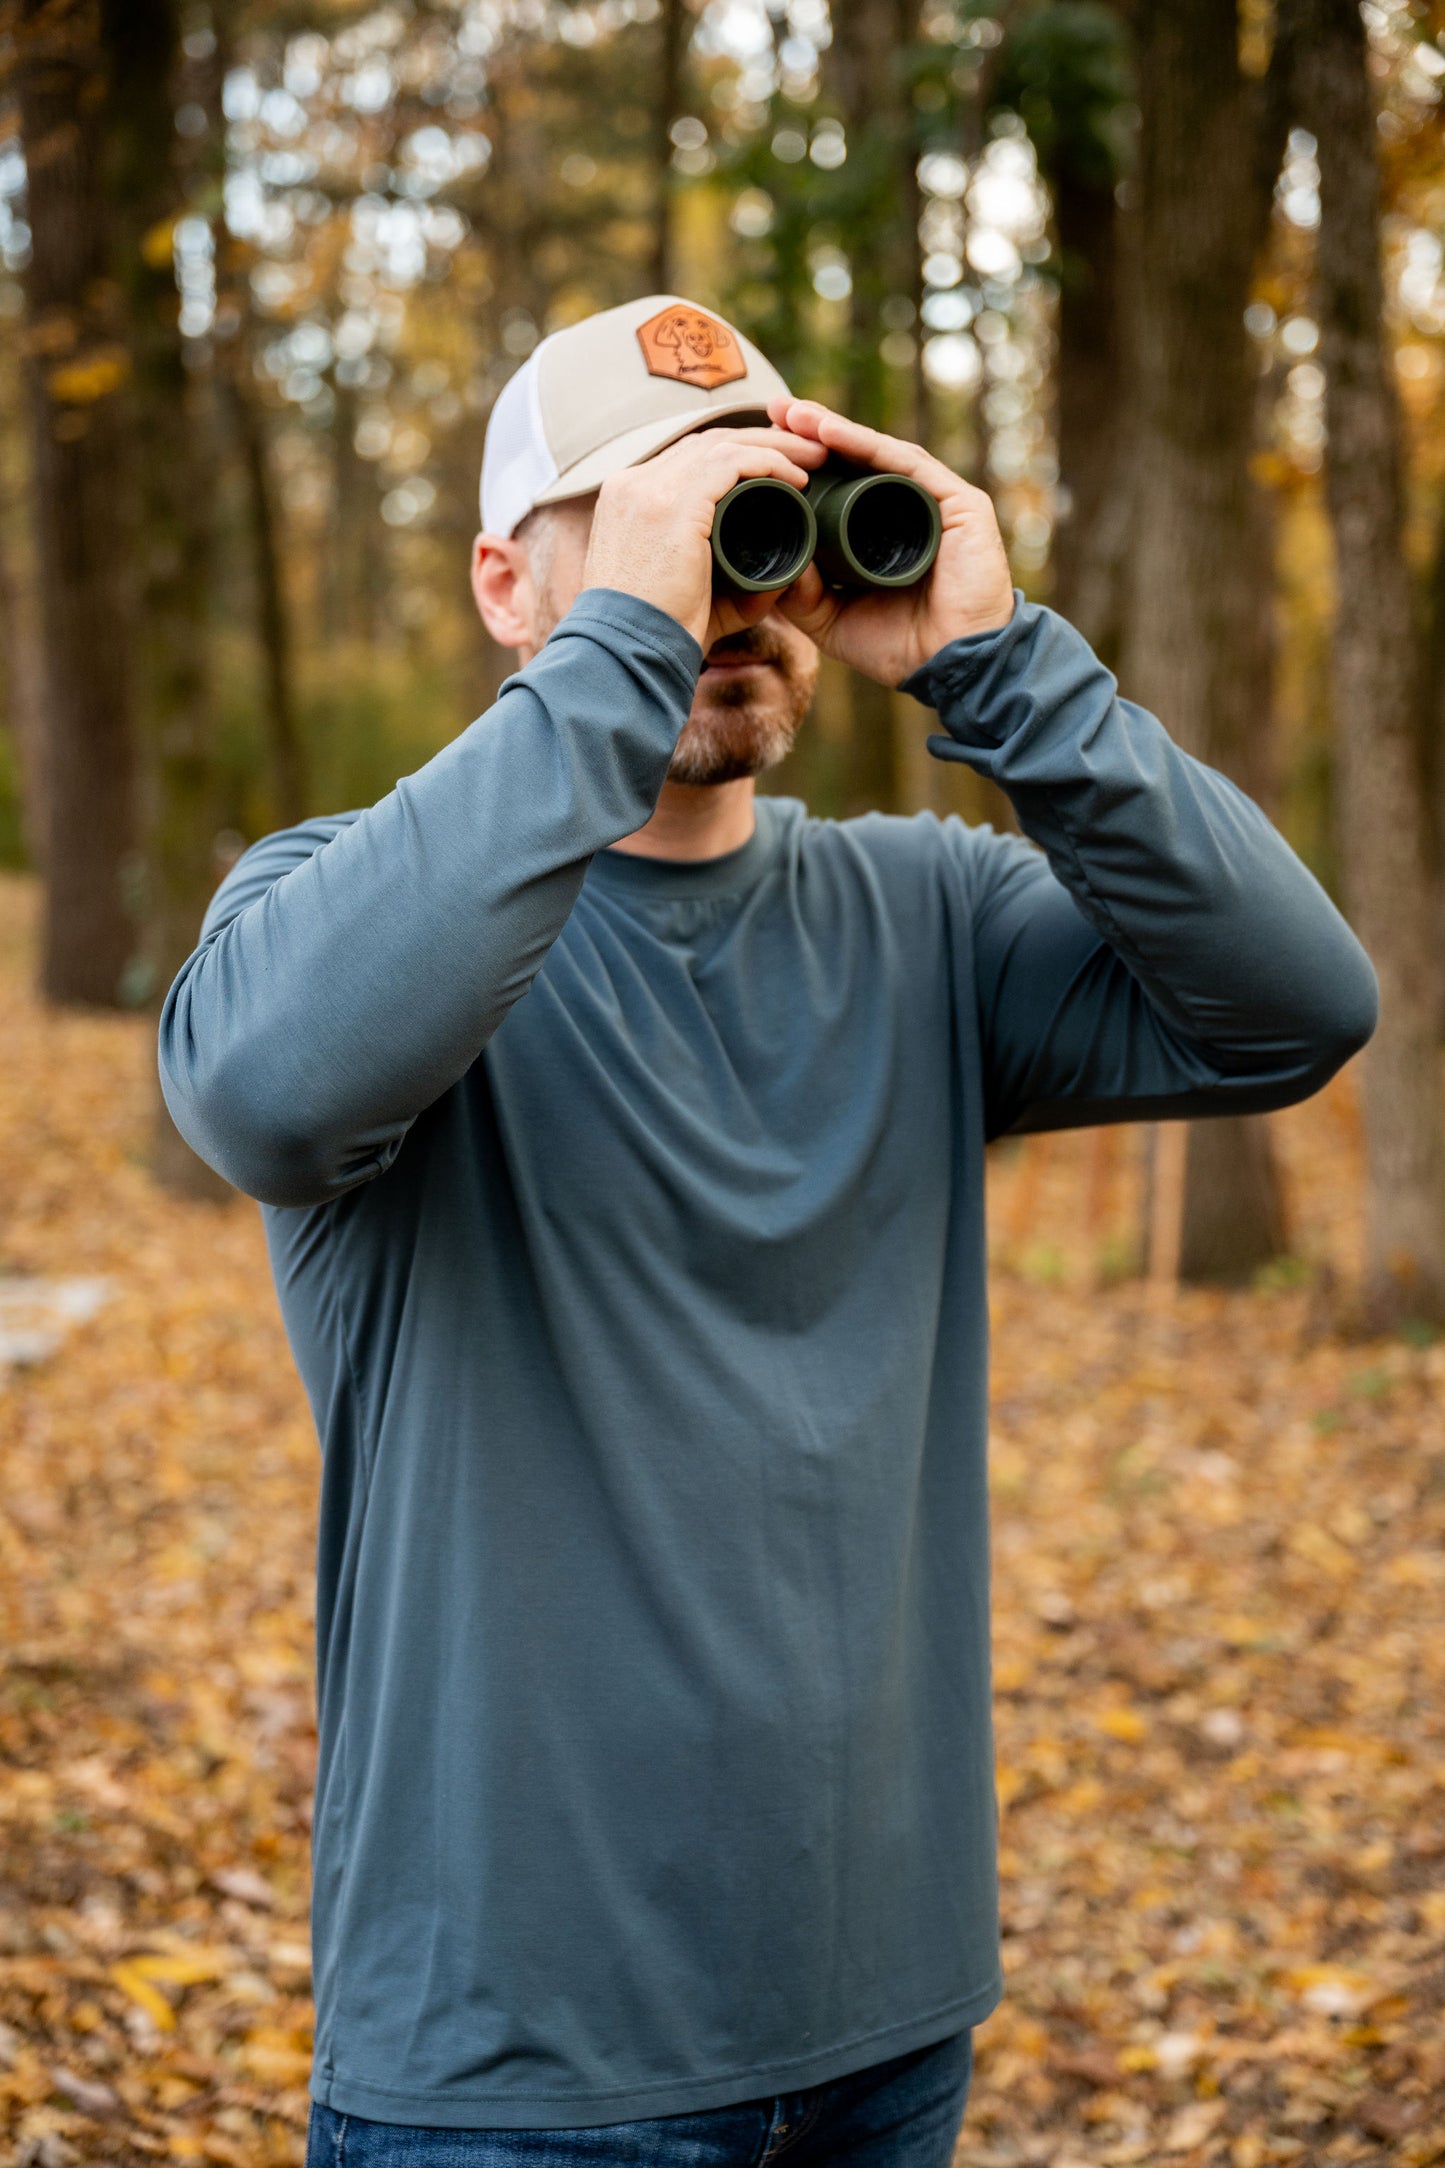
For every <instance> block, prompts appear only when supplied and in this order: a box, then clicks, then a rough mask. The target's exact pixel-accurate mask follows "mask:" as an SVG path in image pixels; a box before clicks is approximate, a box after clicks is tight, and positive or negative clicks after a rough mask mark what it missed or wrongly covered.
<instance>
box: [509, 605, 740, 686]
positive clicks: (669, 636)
mask: <svg viewBox="0 0 1445 2168" xmlns="http://www.w3.org/2000/svg"><path fill="white" fill-rule="evenodd" d="M579 632H580V633H584V634H585V635H586V636H587V638H588V639H590V640H597V641H599V642H600V643H601V645H602V646H603V647H606V648H610V649H611V650H612V651H613V653H614V654H615V653H618V652H619V651H620V650H622V649H625V648H627V647H641V648H645V649H646V651H647V653H648V654H649V655H652V656H655V657H656V659H657V660H658V661H659V662H662V663H664V664H666V665H667V666H668V667H669V668H670V669H671V670H673V671H674V672H675V674H676V675H677V677H678V678H679V680H680V681H681V682H682V683H683V684H684V685H685V687H686V690H687V695H688V698H689V700H691V698H692V693H693V688H694V687H695V686H696V684H697V680H698V674H699V672H700V671H701V669H702V664H703V651H702V649H701V648H700V647H699V645H698V643H697V641H696V640H694V638H693V636H692V634H691V633H690V632H689V631H688V630H687V628H686V626H685V625H680V624H679V623H678V621H677V619H676V618H675V617H669V616H668V614H667V612H666V610H659V609H658V607H657V605H656V604H655V603H652V602H644V601H643V600H642V597H641V596H640V595H628V594H624V593H623V591H622V589H621V588H618V587H585V588H584V589H583V590H582V592H581V594H580V595H579V596H578V597H577V600H576V601H575V602H574V603H573V605H572V607H571V609H570V610H569V611H568V612H567V614H566V616H565V617H564V618H562V620H561V621H560V623H558V624H557V625H555V626H554V627H553V629H552V631H551V632H550V633H549V634H548V636H547V642H548V645H549V646H550V644H551V642H552V641H553V640H561V639H565V638H567V637H568V636H569V635H571V634H574V633H579Z"/></svg>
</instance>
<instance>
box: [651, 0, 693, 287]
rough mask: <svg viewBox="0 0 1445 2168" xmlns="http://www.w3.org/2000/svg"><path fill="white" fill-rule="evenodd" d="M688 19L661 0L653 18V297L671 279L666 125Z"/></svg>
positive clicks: (679, 6) (683, 10) (676, 93)
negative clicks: (656, 45) (656, 48)
mask: <svg viewBox="0 0 1445 2168" xmlns="http://www.w3.org/2000/svg"><path fill="white" fill-rule="evenodd" d="M690 26H691V25H690V17H689V15H688V12H687V6H686V0H662V12H661V14H660V15H659V17H658V35H659V38H660V41H661V49H660V52H659V55H658V68H657V75H656V78H655V82H654V103H653V109H652V170H653V191H654V202H653V209H652V219H653V225H652V285H651V289H650V290H651V292H653V293H655V294H670V293H672V292H673V291H674V284H675V281H676V278H677V230H676V229H677V221H676V216H675V208H676V205H675V191H674V188H673V184H672V124H673V122H674V121H675V120H676V119H677V116H678V106H679V102H680V100H681V96H682V64H683V56H684V54H685V53H686V51H687V34H688V30H689V28H690Z"/></svg>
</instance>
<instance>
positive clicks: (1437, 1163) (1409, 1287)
mask: <svg viewBox="0 0 1445 2168" xmlns="http://www.w3.org/2000/svg"><path fill="white" fill-rule="evenodd" d="M1291 6H1292V9H1293V13H1294V18H1295V22H1296V25H1297V29H1296V41H1295V42H1296V63H1295V65H1296V71H1297V72H1296V83H1297V88H1298V96H1299V109H1300V115H1301V118H1302V119H1303V120H1304V122H1305V124H1306V126H1307V127H1309V128H1310V130H1311V131H1312V132H1313V133H1314V135H1315V136H1316V137H1317V139H1318V143H1319V151H1318V156H1319V162H1320V193H1321V223H1320V234H1319V255H1318V278H1319V315H1320V325H1321V360H1322V361H1323V364H1324V369H1325V378H1326V385H1327V389H1326V393H1325V421H1326V426H1327V428H1328V432H1329V451H1328V455H1327V462H1328V463H1327V467H1326V489H1327V496H1328V502H1329V510H1330V523H1331V526H1332V528H1333V530H1334V540H1335V578H1336V587H1337V590H1338V602H1337V606H1336V615H1335V628H1334V643H1333V654H1332V692H1333V707H1334V716H1335V733H1336V738H1335V744H1336V773H1337V778H1338V792H1337V800H1336V802H1337V805H1338V808H1339V816H1338V817H1339V822H1340V842H1341V856H1342V861H1343V865H1344V876H1345V889H1346V895H1347V899H1348V902H1349V905H1350V911H1351V915H1352V917H1353V919H1354V922H1355V925H1356V927H1357V928H1358V931H1359V934H1360V938H1361V939H1362V940H1363V942H1364V943H1365V946H1366V947H1367V948H1368V950H1369V951H1370V955H1371V957H1372V958H1373V960H1374V964H1375V969H1376V971H1377V972H1378V974H1379V979H1380V1028H1379V1031H1378V1032H1377V1034H1376V1036H1375V1039H1374V1041H1373V1043H1372V1045H1371V1047H1370V1049H1369V1051H1368V1053H1367V1054H1366V1056H1365V1061H1364V1071H1363V1093H1364V1121H1365V1156H1366V1164H1367V1168H1368V1199H1367V1208H1366V1257H1365V1287H1364V1302H1365V1309H1366V1314H1367V1317H1368V1320H1369V1322H1371V1323H1372V1324H1374V1325H1377V1326H1379V1327H1382V1328H1383V1327H1388V1326H1390V1325H1395V1324H1399V1323H1401V1322H1402V1321H1404V1320H1406V1319H1410V1318H1430V1319H1432V1320H1435V1321H1437V1322H1439V1321H1442V1320H1445V1106H1442V1100H1441V1089H1440V1086H1441V1078H1440V1066H1439V1061H1440V1056H1439V1044H1440V1040H1439V966H1438V954H1437V949H1436V944H1435V941H1434V938H1433V929H1432V922H1431V921H1432V914H1431V909H1430V886H1429V854H1428V848H1427V839H1426V828H1425V818H1424V806H1423V792H1422V789H1421V778H1420V770H1419V761H1418V755H1417V741H1416V737H1415V728H1414V725H1415V712H1416V710H1415V701H1416V678H1415V671H1416V667H1417V663H1416V655H1417V650H1416V646H1415V627H1414V617H1413V610H1412V606H1411V602H1412V598H1411V591H1410V576H1409V570H1408V567H1407V564H1406V559H1405V552H1404V546H1403V523H1404V513H1403V496H1404V492H1403V478H1402V455H1401V440H1400V415H1399V408H1398V403H1397V398H1396V393H1395V386H1394V379H1393V375H1392V372H1391V364H1390V360H1389V355H1388V351H1387V348H1386V343H1385V332H1384V322H1383V298H1382V282H1381V272H1380V181H1379V170H1378V165H1377V153H1376V140H1377V139H1376V130H1375V115H1374V104H1373V100H1372V98H1371V95H1370V86H1369V77H1368V73H1367V48H1366V41H1365V31H1364V26H1363V23H1362V20H1361V17H1360V11H1359V8H1358V5H1357V0H1291Z"/></svg>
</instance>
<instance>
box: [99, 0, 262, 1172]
mask: <svg viewBox="0 0 1445 2168" xmlns="http://www.w3.org/2000/svg"><path fill="white" fill-rule="evenodd" d="M101 27H102V36H103V40H104V45H105V52H106V58H107V63H108V72H109V79H110V95H111V118H110V124H109V127H108V130H107V160H106V171H107V179H108V186H109V194H110V199H111V204H112V212H113V218H114V233H115V248H114V256H115V272H116V276H117V278H118V280H119V283H120V286H121V290H122V292H123V293H124V296H125V300H126V317H127V333H128V343H129V348H130V353H131V358H132V381H131V391H130V397H129V401H128V410H129V415H130V419H131V424H132V427H131V431H130V443H129V447H128V449H129V455H130V457H129V487H128V488H127V491H126V501H127V504H128V506H129V507H130V508H131V512H132V532H131V556H132V562H133V564H134V566H135V574H136V581H137V586H138V590H139V601H140V610H139V616H138V631H139V637H138V639H137V642H136V673H135V683H136V693H137V720H138V723H139V726H140V727H139V734H138V735H139V752H140V757H141V761H142V770H143V780H144V815H145V821H144V826H145V837H144V862H145V873H146V880H145V915H146V960H147V964H148V967H149V977H150V994H151V999H152V1000H153V1001H154V1002H157V1003H158V1002H159V1001H160V999H161V997H162V996H163V995H164V992H165V990H166V988H167V987H168V986H169V985H170V982H171V980H172V979H173V978H174V977H175V974H176V972H177V971H178V970H179V969H180V967H181V965H182V964H183V963H184V961H185V959H186V957H187V956H188V955H189V954H190V952H191V950H192V949H193V948H194V946H195V944H196V938H197V936H198V934H199V932H200V926H201V920H202V917H203V916H204V913H205V908H206V905H207V903H208V902H209V900H210V896H211V891H212V889H213V888H214V886H215V879H214V869H213V865H212V843H213V838H214V836H215V834H216V830H217V827H218V826H219V819H218V811H217V806H218V792H217V786H216V773H215V761H214V753H213V728H212V724H213V717H212V708H211V683H210V669H209V656H208V642H209V634H210V607H209V606H210V577H209V575H210V567H211V557H212V546H211V545H212V537H211V531H210V512H209V508H210V505H211V504H212V502H213V500H214V494H215V491H214V483H215V475H214V460H213V457H212V432H211V430H210V429H209V427H208V421H209V416H208V414H207V412H206V393H207V390H208V387H207V385H206V383H205V381H204V379H203V378H202V377H201V376H200V375H199V374H198V373H197V372H195V371H192V370H189V369H187V367H186V366H185V356H184V351H183V346H182V340H181V332H180V324H179V307H180V297H179V295H178V293H177V291H176V281H175V274H174V269H173V256H172V233H173V228H174V225H175V221H176V219H177V218H178V217H179V216H180V215H181V214H182V213H183V211H184V210H185V208H186V200H187V182H188V180H190V179H193V178H198V176H196V175H194V174H192V173H191V172H189V171H188V170H187V168H188V167H189V166H191V165H192V164H193V163H194V156H195V154H194V153H193V152H192V153H190V154H187V153H186V152H185V151H184V150H183V148H182V146H181V144H180V142H179V139H178V138H177V136H176V131H175V126H174V110H175V105H176V102H177V101H176V96H175V92H176V89H177V84H176V81H175V77H176V73H177V69H178V66H179V61H180V52H179V46H180V20H179V11H178V8H177V5H176V0H101ZM200 87H201V86H199V85H196V86H192V85H189V84H188V85H187V89H188V91H189V90H190V89H191V88H200ZM212 102H214V101H212ZM218 140H219V139H218ZM151 1168H152V1172H153V1173H154V1174H155V1176H156V1178H157V1179H158V1180H159V1181H160V1182H161V1184H162V1185H163V1187H165V1188H167V1189H169V1190H171V1191H172V1192H174V1193H176V1194H178V1195H181V1196H185V1197H193V1198H196V1197H199V1198H206V1199H215V1198H218V1197H226V1196H229V1195H230V1194H231V1192H230V1189H229V1185H228V1184H226V1183H225V1182H223V1181H222V1180H221V1178H220V1177H219V1176H218V1175H217V1174H215V1173H214V1172H213V1171H212V1169H211V1168H209V1167H208V1166H207V1165H206V1164H205V1162H204V1161H203V1160H202V1159H200V1158H198V1157H197V1155H196V1154H195V1153H194V1152H193V1151H192V1150H191V1148H190V1146H189V1145H188V1144H187V1143H186V1142H185V1140H184V1139H183V1138H182V1137H181V1135H180V1133H179V1132H178V1131H177V1129H176V1127H175V1124H174V1123H173V1122H172V1120H171V1118H170V1114H169V1111H168V1110H167V1108H166V1105H165V1102H164V1100H163V1099H162V1098H161V1096H160V1093H159V1090H158V1091H157V1093H156V1097H155V1103H154V1115H153V1127H152V1143H151Z"/></svg>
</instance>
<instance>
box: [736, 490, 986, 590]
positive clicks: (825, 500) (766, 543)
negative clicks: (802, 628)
mask: <svg viewBox="0 0 1445 2168" xmlns="http://www.w3.org/2000/svg"><path fill="white" fill-rule="evenodd" d="M942 532H943V520H942V516H941V515H940V513H939V509H938V500H937V499H936V498H935V497H933V496H932V495H930V493H929V492H928V491H927V490H926V489H921V488H920V487H919V485H918V483H917V482H911V481H909V480H908V479H907V477H906V476H904V475H901V474H876V473H871V472H869V471H868V470H867V469H866V468H865V469H860V468H857V467H853V466H849V465H848V464H847V463H846V462H844V461H842V460H838V459H836V458H833V459H829V460H828V461H827V463H826V464H825V465H824V466H823V467H821V468H820V469H819V470H818V472H817V473H816V474H815V475H813V476H812V477H811V479H810V480H809V483H808V487H807V490H806V492H804V491H802V490H798V489H794V488H792V487H791V486H790V484H788V483H787V482H775V481H773V480H772V479H771V478H770V477H769V476H767V475H758V476H756V477H754V478H753V479H751V480H749V481H746V482H738V483H736V484H735V485H734V487H733V488H732V489H730V490H729V491H728V493H727V495H726V496H725V497H724V498H722V500H721V501H720V503H719V504H718V507H717V511H716V513H715V514H714V517H713V524H712V554H713V562H714V566H715V568H716V572H717V576H718V578H719V579H720V580H722V581H723V582H725V583H726V584H727V585H728V586H730V587H733V588H735V589H736V590H737V591H738V592H739V593H741V594H750V595H759V594H766V593H769V592H772V591H775V590H777V589H778V588H783V587H787V586H790V585H791V583H792V582H793V581H794V580H795V579H797V577H798V575H799V573H800V572H802V570H803V569H804V567H805V566H806V565H807V564H809V563H810V562H811V561H812V560H813V559H814V558H815V557H816V559H817V564H818V570H819V571H820V572H821V573H822V575H823V578H824V579H825V580H826V581H827V582H828V584H829V585H830V586H832V587H911V586H912V585H913V584H914V582H915V581H916V580H921V579H922V578H923V576H924V574H925V573H926V572H927V571H928V569H929V567H930V565H931V564H932V563H933V560H934V558H935V557H936V556H937V555H938V544H939V540H940V537H941V535H942Z"/></svg>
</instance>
